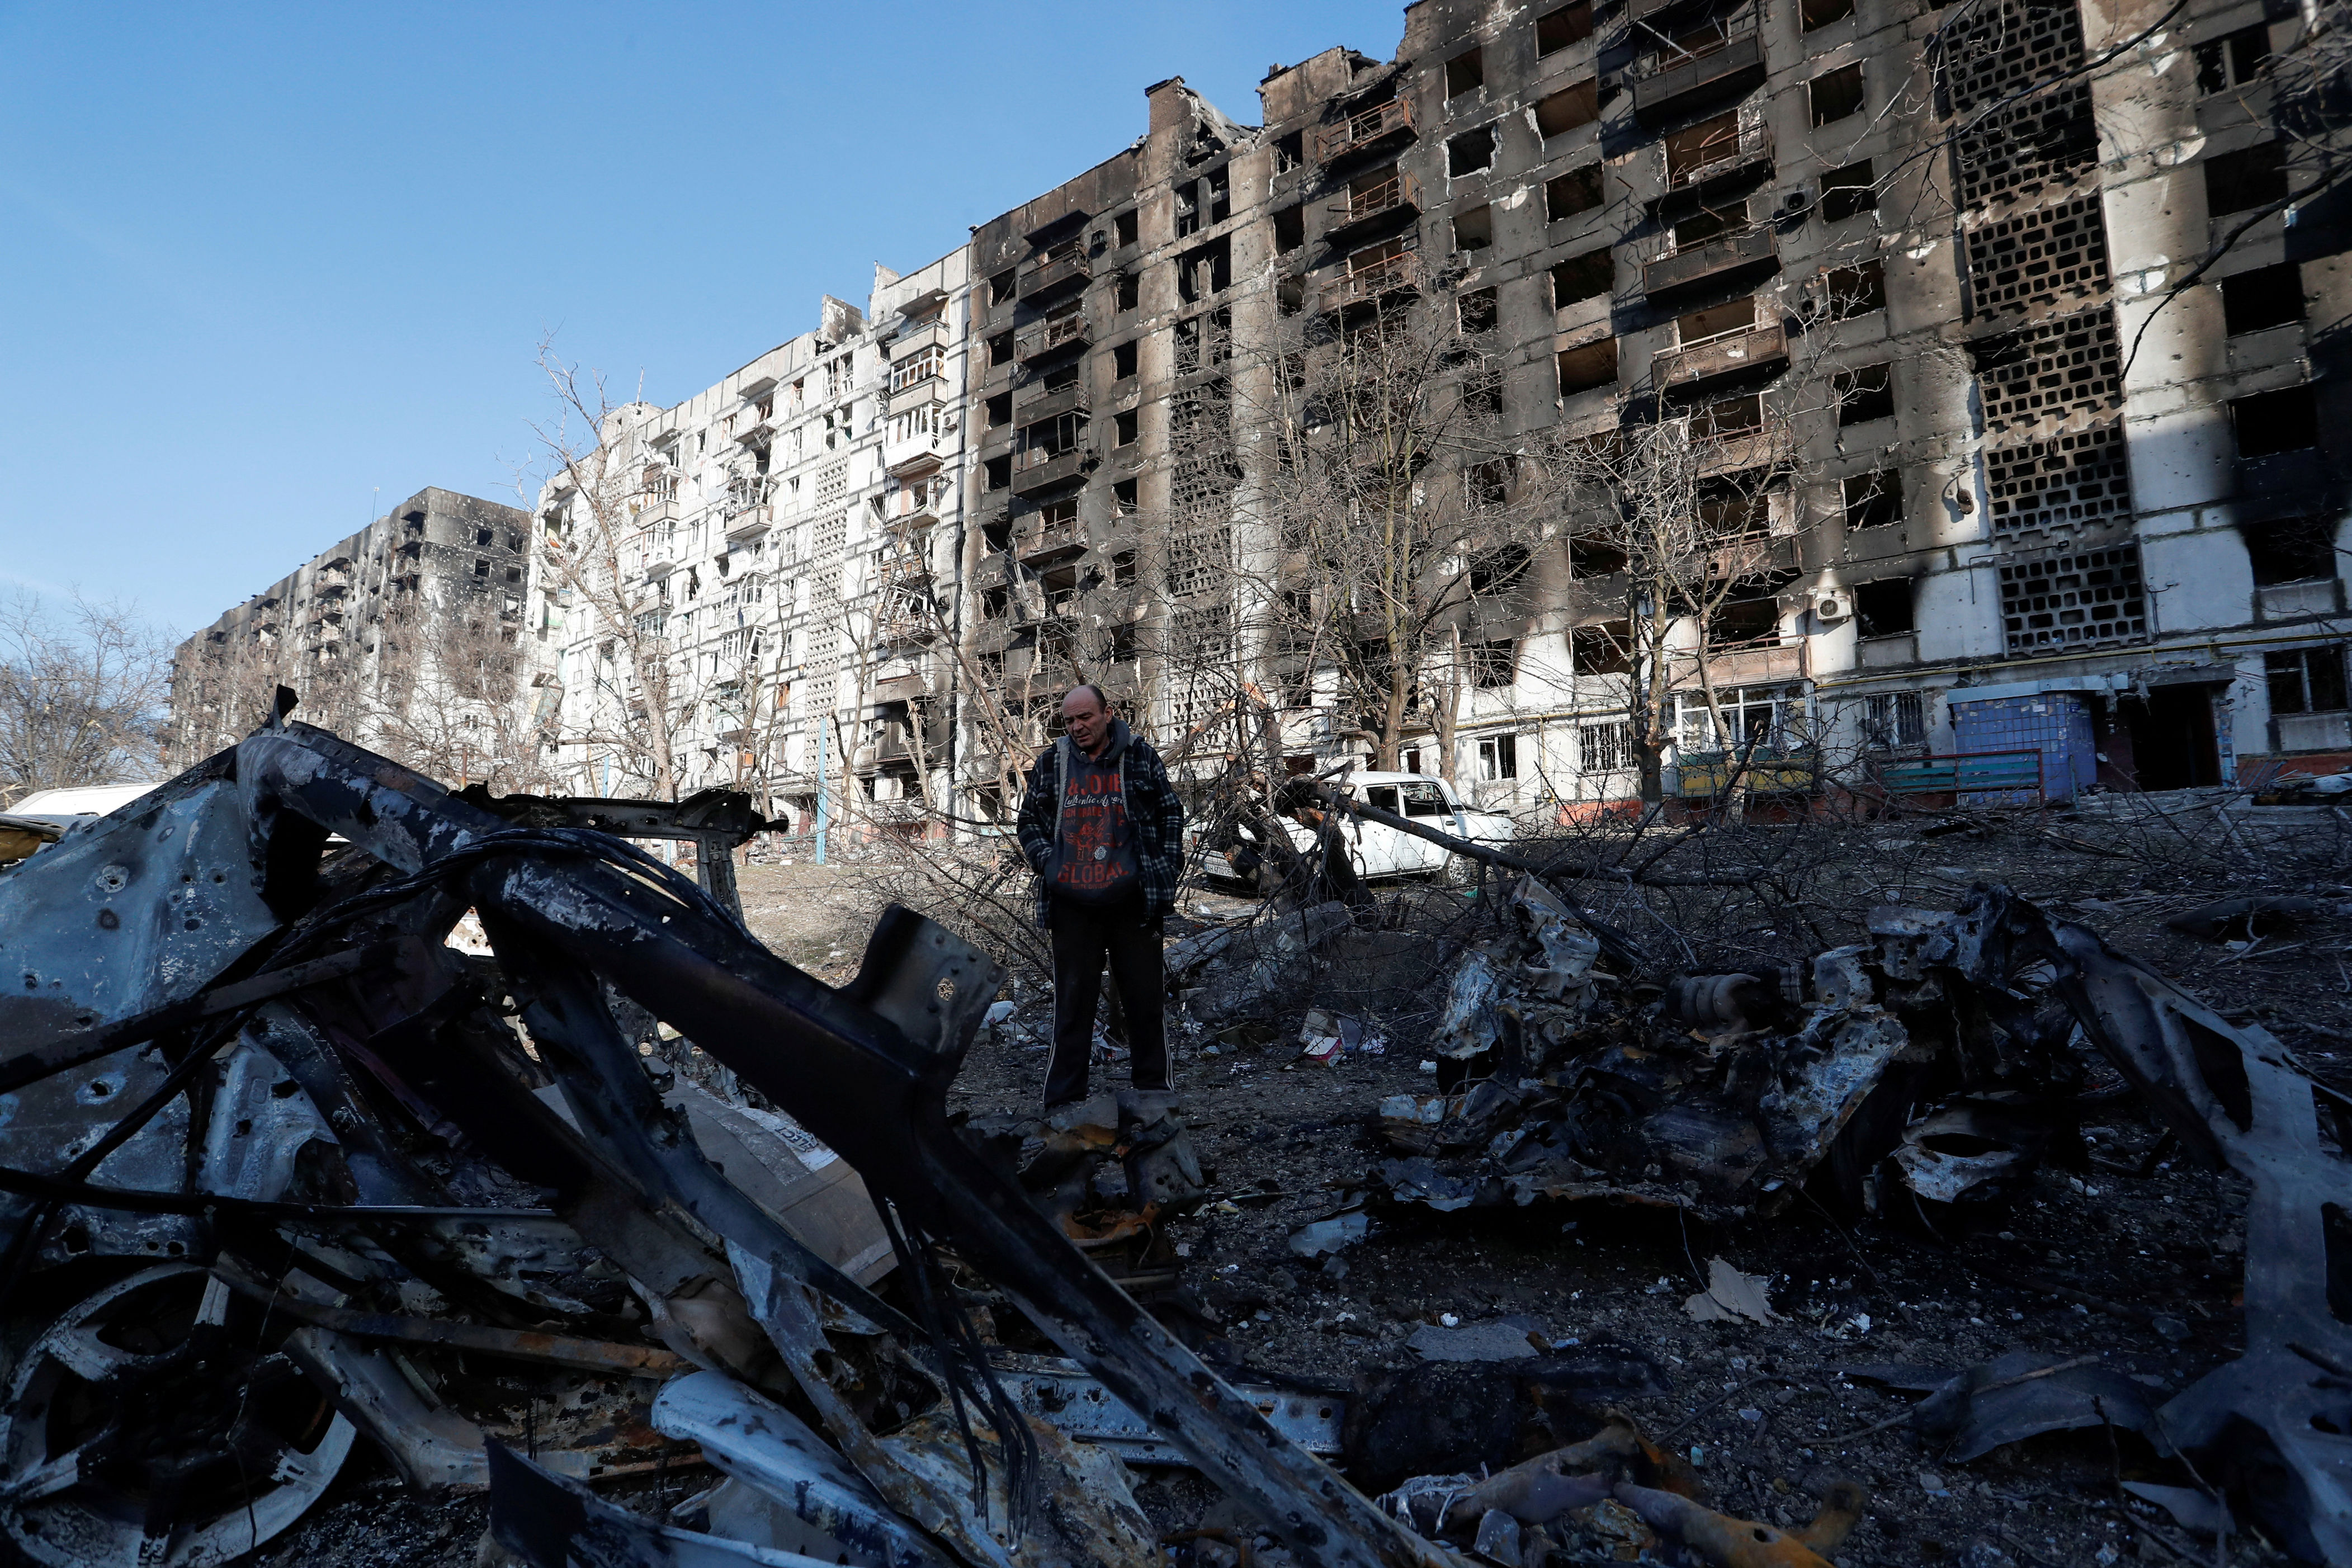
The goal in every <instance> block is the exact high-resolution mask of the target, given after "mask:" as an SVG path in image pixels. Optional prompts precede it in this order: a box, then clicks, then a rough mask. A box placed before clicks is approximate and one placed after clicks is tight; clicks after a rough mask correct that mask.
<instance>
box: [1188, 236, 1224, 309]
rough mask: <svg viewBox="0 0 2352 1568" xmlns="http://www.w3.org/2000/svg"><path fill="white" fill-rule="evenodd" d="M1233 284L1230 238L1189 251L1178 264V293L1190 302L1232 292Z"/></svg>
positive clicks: (1216, 240) (1212, 241) (1217, 240)
mask: <svg viewBox="0 0 2352 1568" xmlns="http://www.w3.org/2000/svg"><path fill="white" fill-rule="evenodd" d="M1233 282H1234V247H1233V241H1232V240H1231V239H1230V238H1224V239H1213V240H1211V241H1210V242H1209V243H1208V244H1206V245H1203V246H1201V247H1198V248H1196V249H1192V250H1188V251H1186V252H1185V253H1184V254H1183V255H1182V256H1181V258H1178V259H1177V263H1176V294H1177V297H1178V298H1179V299H1181V300H1184V301H1186V302H1187V303H1190V302H1191V301H1192V300H1199V299H1202V298H1203V297H1205V296H1207V295H1210V294H1213V293H1215V292H1217V291H1218V290H1219V289H1230V288H1232V287H1233Z"/></svg>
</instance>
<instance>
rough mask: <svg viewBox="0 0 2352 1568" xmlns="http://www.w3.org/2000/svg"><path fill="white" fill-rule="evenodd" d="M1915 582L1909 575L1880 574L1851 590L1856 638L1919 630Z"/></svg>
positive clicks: (1885, 635)
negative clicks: (1874, 579)
mask: <svg viewBox="0 0 2352 1568" xmlns="http://www.w3.org/2000/svg"><path fill="white" fill-rule="evenodd" d="M1917 601H1918V594H1917V592H1916V584H1915V583H1914V581H1913V579H1911V578H1909V577H1881V578H1880V579H1878V581H1876V582H1874V583H1857V584H1854V589H1853V627H1854V633H1855V635H1856V636H1858V637H1901V636H1903V635H1904V634H1905V633H1906V632H1915V631H1917V630H1918V629H1919V623H1918V613H1917V611H1916V608H1915V607H1914V606H1915V605H1916V603H1917Z"/></svg>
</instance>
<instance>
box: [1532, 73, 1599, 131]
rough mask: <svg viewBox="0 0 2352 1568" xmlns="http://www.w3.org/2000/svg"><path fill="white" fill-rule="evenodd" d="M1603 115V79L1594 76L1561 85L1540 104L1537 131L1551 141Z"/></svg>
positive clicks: (1537, 107) (1537, 108)
mask: <svg viewBox="0 0 2352 1568" xmlns="http://www.w3.org/2000/svg"><path fill="white" fill-rule="evenodd" d="M1600 118H1601V82H1600V79H1598V78H1591V79H1586V80H1584V81H1580V82H1577V83H1575V84H1574V85H1573V86H1570V87H1564V88H1561V89H1559V91H1558V92H1555V93H1552V94H1550V95H1549V96H1547V97H1546V98H1545V99H1544V100H1542V101H1541V102H1539V103H1538V104H1537V105H1536V133H1537V134H1538V135H1539V136H1541V137H1542V138H1543V139H1544V140H1545V141H1547V142H1549V141H1550V140H1551V139H1552V138H1553V137H1555V136H1564V135H1566V134H1567V133H1568V132H1571V131H1574V130H1576V129H1577V128H1578V127H1579V126H1583V125H1590V124H1591V123H1592V122H1593V121H1596V120H1598V119H1600Z"/></svg>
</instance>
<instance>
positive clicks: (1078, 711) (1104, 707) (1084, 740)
mask: <svg viewBox="0 0 2352 1568" xmlns="http://www.w3.org/2000/svg"><path fill="white" fill-rule="evenodd" d="M1062 728H1063V729H1064V730H1065V731H1067V732H1068V734H1069V737H1070V739H1071V740H1072V741H1073V742H1076V745H1077V748H1078V750H1080V751H1082V752H1086V753H1087V755H1088V756H1092V755H1094V754H1095V753H1096V752H1100V751H1101V750H1102V749H1103V747H1104V746H1105V745H1107V744H1108V742H1109V740H1110V703H1109V702H1108V700H1105V699H1104V697H1103V693H1102V688H1101V687H1099V686H1097V685H1095V684H1093V683H1092V682H1088V683H1087V684H1086V685H1084V686H1074V687H1072V688H1070V694H1069V695H1068V696H1067V697H1065V698H1063V699H1062Z"/></svg>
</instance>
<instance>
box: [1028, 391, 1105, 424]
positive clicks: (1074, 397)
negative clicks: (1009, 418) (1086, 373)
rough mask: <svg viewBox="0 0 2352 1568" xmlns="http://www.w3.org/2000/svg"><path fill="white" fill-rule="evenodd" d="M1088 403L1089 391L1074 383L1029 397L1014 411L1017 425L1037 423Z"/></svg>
mask: <svg viewBox="0 0 2352 1568" xmlns="http://www.w3.org/2000/svg"><path fill="white" fill-rule="evenodd" d="M1086 405H1087V391H1086V388H1085V387H1083V386H1079V385H1077V384H1071V385H1069V386H1065V387H1059V388H1056V389H1055V390H1054V391H1052V392H1048V393H1044V394H1041V395H1038V396H1035V397H1033V398H1031V399H1029V401H1027V402H1026V403H1024V404H1022V405H1020V406H1019V407H1018V408H1017V409H1015V410H1014V411H1013V423H1014V424H1015V425H1035V424H1037V423H1039V422H1040V421H1042V420H1046V419H1051V418H1053V417H1054V416H1056V415H1060V414H1067V413H1069V412H1071V411H1072V410H1073V409H1078V408H1084V407H1085V406H1086Z"/></svg>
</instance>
